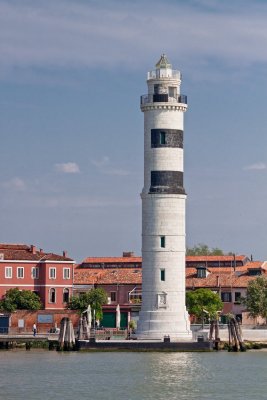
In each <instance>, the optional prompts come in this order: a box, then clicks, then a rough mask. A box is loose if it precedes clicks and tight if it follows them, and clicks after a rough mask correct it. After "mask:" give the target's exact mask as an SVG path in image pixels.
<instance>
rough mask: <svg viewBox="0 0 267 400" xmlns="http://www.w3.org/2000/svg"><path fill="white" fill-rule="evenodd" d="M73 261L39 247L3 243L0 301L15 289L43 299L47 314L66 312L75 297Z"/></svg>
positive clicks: (0, 255)
mask: <svg viewBox="0 0 267 400" xmlns="http://www.w3.org/2000/svg"><path fill="white" fill-rule="evenodd" d="M74 264H75V263H74V261H73V260H72V259H71V258H69V257H68V256H67V253H66V252H63V255H58V254H53V253H46V252H44V251H43V250H42V249H37V248H36V246H33V245H31V246H28V245H24V244H3V243H0V299H1V298H3V296H5V294H6V292H7V291H8V290H9V289H12V288H18V289H19V290H31V291H33V292H35V293H36V294H38V295H39V296H40V299H41V301H42V304H43V307H44V309H45V310H60V309H65V307H66V303H67V302H68V300H69V298H70V296H71V295H72V286H73V273H74Z"/></svg>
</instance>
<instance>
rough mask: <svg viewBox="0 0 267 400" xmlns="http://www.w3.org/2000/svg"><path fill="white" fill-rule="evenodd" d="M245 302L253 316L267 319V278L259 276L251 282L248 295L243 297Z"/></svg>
mask: <svg viewBox="0 0 267 400" xmlns="http://www.w3.org/2000/svg"><path fill="white" fill-rule="evenodd" d="M243 303H244V304H245V305H246V307H247V311H248V312H249V315H250V316H251V317H252V318H256V317H262V318H265V319H267V278H265V277H262V276H259V277H257V278H256V279H255V280H253V281H250V282H249V284H248V288H247V296H246V298H245V299H243Z"/></svg>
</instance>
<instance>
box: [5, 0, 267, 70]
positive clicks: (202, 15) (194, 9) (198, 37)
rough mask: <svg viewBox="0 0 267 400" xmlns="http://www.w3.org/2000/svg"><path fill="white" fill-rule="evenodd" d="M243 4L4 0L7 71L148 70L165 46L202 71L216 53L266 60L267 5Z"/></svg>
mask: <svg viewBox="0 0 267 400" xmlns="http://www.w3.org/2000/svg"><path fill="white" fill-rule="evenodd" d="M237 3H238V4H239V5H238V4H237V5H236V7H235V6H234V5H232V6H229V5H225V6H222V2H218V1H217V2H216V1H214V2H210V1H207V0H203V1H195V2H193V4H192V2H188V3H187V2H177V3H176V2H175V3H174V2H172V1H169V2H168V1H166V2H161V1H155V2H154V3H153V7H151V3H150V2H148V1H147V2H146V1H144V2H143V1H142V2H141V1H140V2H138V1H137V2H129V1H125V2H119V1H114V0H113V1H112V0H110V1H102V2H83V1H80V0H76V1H74V0H64V1H63V0H58V1H57V2H55V1H51V0H47V1H45V2H43V1H38V0H34V1H33V0H24V1H23V2H21V1H19V0H14V1H12V2H10V1H7V0H2V1H1V3H0V30H1V39H2V40H1V44H0V59H1V71H2V73H6V72H7V71H9V72H11V73H12V71H13V68H17V67H21V68H26V69H29V68H32V67H40V68H47V67H49V68H51V67H53V68H60V69H62V68H84V67H85V68H88V67H89V68H90V67H98V66H101V68H102V67H104V68H110V67H116V66H119V67H120V68H142V70H143V69H144V66H146V67H147V66H151V65H150V64H151V60H154V61H155V62H156V61H157V58H158V57H159V55H160V53H161V52H163V51H164V52H166V53H167V55H169V56H170V58H171V60H172V61H173V64H175V65H178V66H179V63H181V61H182V62H183V63H187V64H189V65H194V69H196V68H195V62H196V60H197V66H198V68H201V66H202V67H204V68H205V69H206V68H207V63H209V62H210V59H211V58H213V59H216V60H220V62H221V63H222V64H229V65H235V64H236V65H240V64H247V65H251V64H253V63H260V62H264V63H266V62H267V52H265V51H263V49H264V48H265V44H266V41H267V30H266V16H267V7H266V4H264V3H262V2H260V1H254V2H253V7H251V3H250V2H248V1H245V0H244V2H243V3H245V4H246V6H244V7H242V6H241V5H240V3H239V2H237ZM211 4H213V7H212V11H211V8H209V11H208V12H207V9H206V8H205V7H209V5H211ZM223 4H225V2H224V3H223ZM210 7H211V6H210ZM166 38H168V40H166ZM133 49H134V51H133ZM174 51H175V53H176V54H174ZM140 64H141V65H140Z"/></svg>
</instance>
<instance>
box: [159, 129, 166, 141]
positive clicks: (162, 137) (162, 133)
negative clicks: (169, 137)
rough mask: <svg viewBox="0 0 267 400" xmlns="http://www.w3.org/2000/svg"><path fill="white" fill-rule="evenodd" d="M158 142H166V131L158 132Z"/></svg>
mask: <svg viewBox="0 0 267 400" xmlns="http://www.w3.org/2000/svg"><path fill="white" fill-rule="evenodd" d="M160 144H166V132H163V131H161V132H160Z"/></svg>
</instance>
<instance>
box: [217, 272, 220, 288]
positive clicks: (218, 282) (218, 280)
mask: <svg viewBox="0 0 267 400" xmlns="http://www.w3.org/2000/svg"><path fill="white" fill-rule="evenodd" d="M216 278H217V286H218V287H220V276H219V275H217V276H216Z"/></svg>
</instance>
